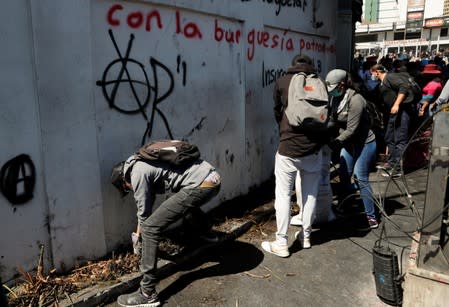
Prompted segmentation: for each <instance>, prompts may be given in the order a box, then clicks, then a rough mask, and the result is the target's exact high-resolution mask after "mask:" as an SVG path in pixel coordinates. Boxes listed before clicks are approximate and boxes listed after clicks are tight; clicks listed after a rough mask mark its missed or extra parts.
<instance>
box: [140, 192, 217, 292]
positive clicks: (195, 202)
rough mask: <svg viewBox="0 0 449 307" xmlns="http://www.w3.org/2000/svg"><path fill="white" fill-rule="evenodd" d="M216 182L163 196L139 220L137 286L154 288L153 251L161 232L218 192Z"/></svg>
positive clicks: (155, 251) (156, 247)
mask: <svg viewBox="0 0 449 307" xmlns="http://www.w3.org/2000/svg"><path fill="white" fill-rule="evenodd" d="M219 190H220V185H217V186H215V187H211V188H202V187H198V188H193V189H181V190H180V191H179V192H177V193H176V194H174V195H172V196H171V197H170V198H168V199H167V200H165V201H164V202H163V203H162V204H161V205H160V206H159V207H158V208H157V209H156V210H155V211H154V212H153V213H152V214H151V215H150V216H149V217H148V218H147V219H146V220H144V221H143V222H141V224H140V227H141V233H142V258H141V261H140V271H141V272H142V273H143V278H142V281H141V282H140V287H141V288H142V290H144V291H145V292H147V293H151V292H152V291H153V290H155V287H156V284H157V276H156V269H157V252H158V245H159V242H160V241H161V239H162V235H163V234H164V232H165V231H167V229H168V228H169V226H170V225H172V224H173V223H175V222H177V221H178V220H179V219H181V218H183V217H185V216H186V215H187V214H188V213H189V212H191V211H195V210H197V209H198V208H199V207H200V206H202V205H203V204H205V203H206V202H207V201H209V200H210V199H211V198H213V197H214V196H215V195H217V194H218V192H219Z"/></svg>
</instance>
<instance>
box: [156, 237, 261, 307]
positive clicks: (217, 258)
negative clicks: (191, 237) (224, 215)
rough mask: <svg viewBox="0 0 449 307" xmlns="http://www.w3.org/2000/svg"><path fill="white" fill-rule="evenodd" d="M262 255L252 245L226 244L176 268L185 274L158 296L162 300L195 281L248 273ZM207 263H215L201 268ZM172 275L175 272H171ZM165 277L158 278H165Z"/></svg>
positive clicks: (234, 242) (242, 243)
mask: <svg viewBox="0 0 449 307" xmlns="http://www.w3.org/2000/svg"><path fill="white" fill-rule="evenodd" d="M263 257H264V255H263V253H262V252H261V251H260V250H259V249H258V248H256V247H255V246H254V245H252V244H248V243H245V242H239V241H230V242H226V243H224V244H222V245H220V246H217V248H215V249H210V251H209V253H203V254H202V255H201V256H200V257H199V258H197V259H193V260H192V261H187V262H185V263H183V264H182V265H179V266H177V272H180V271H187V272H186V273H185V274H183V275H181V276H179V278H178V279H177V280H176V281H175V282H173V283H172V284H170V285H169V286H168V287H166V288H165V289H164V290H162V291H161V292H160V293H159V294H160V297H161V299H162V300H167V299H168V298H170V297H171V296H172V295H174V294H176V293H178V292H180V291H182V290H183V289H184V288H186V287H187V286H188V285H189V284H191V283H192V282H194V281H195V280H199V279H203V278H208V277H212V276H223V275H230V274H236V273H241V272H245V271H249V270H251V269H253V268H255V267H257V266H258V265H259V264H260V263H261V262H262V260H263ZM208 262H217V264H214V265H212V266H208V267H205V268H203V267H201V266H202V265H203V264H205V263H208ZM171 273H172V274H174V273H175V272H171ZM165 277H167V276H160V278H165Z"/></svg>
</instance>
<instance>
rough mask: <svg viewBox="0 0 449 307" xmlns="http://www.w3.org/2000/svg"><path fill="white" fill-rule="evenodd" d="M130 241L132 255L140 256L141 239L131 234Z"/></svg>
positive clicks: (135, 234)
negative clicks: (131, 243)
mask: <svg viewBox="0 0 449 307" xmlns="http://www.w3.org/2000/svg"><path fill="white" fill-rule="evenodd" d="M131 240H132V242H133V250H134V254H135V255H137V256H139V257H140V255H141V254H142V237H141V236H139V235H138V234H137V233H135V232H133V233H131Z"/></svg>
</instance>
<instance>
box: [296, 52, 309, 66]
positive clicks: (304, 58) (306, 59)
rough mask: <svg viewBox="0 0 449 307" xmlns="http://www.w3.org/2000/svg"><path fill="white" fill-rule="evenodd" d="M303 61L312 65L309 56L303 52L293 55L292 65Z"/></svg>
mask: <svg viewBox="0 0 449 307" xmlns="http://www.w3.org/2000/svg"><path fill="white" fill-rule="evenodd" d="M300 63H305V64H309V65H313V61H312V59H311V58H310V57H308V56H307V55H303V54H298V55H295V57H294V58H293V60H292V66H295V65H296V64H300Z"/></svg>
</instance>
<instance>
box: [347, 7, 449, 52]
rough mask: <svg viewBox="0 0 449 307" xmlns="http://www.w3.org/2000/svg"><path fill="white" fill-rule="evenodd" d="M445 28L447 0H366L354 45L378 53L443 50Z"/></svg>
mask: <svg viewBox="0 0 449 307" xmlns="http://www.w3.org/2000/svg"><path fill="white" fill-rule="evenodd" d="M448 28H449V0H444V1H441V0H367V1H364V3H363V14H362V21H361V22H360V23H357V24H356V31H355V32H356V33H355V42H356V46H355V49H356V50H357V51H360V52H361V54H363V55H368V54H376V55H379V56H385V55H387V54H404V55H407V56H408V57H412V56H424V55H434V54H436V53H438V52H440V53H446V54H447V53H448V52H449V33H448Z"/></svg>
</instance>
